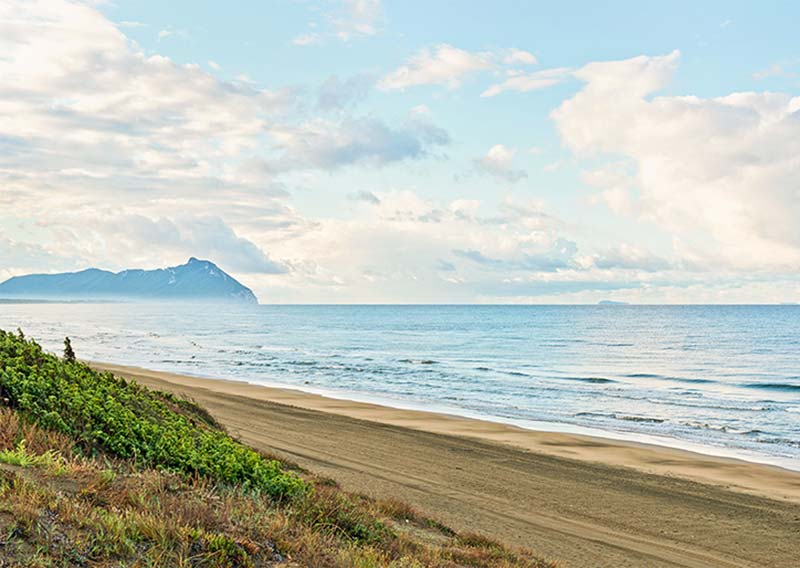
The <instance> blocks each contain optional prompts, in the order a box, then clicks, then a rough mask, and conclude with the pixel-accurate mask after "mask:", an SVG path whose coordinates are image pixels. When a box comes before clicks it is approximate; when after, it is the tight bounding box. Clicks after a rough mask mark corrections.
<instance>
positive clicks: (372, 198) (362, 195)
mask: <svg viewBox="0 0 800 568" xmlns="http://www.w3.org/2000/svg"><path fill="white" fill-rule="evenodd" d="M349 197H350V199H352V200H353V201H362V202H364V203H369V204H370V205H380V204H381V200H380V198H379V197H378V196H377V195H375V194H374V193H372V192H371V191H357V192H356V193H351V194H350V196H349Z"/></svg>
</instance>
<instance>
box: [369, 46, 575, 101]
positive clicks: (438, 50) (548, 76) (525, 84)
mask: <svg viewBox="0 0 800 568" xmlns="http://www.w3.org/2000/svg"><path fill="white" fill-rule="evenodd" d="M536 63H537V60H536V56H534V55H533V54H532V53H530V52H529V51H525V50H522V49H517V48H510V49H499V50H492V51H480V52H469V51H466V50H464V49H460V48H457V47H454V46H452V45H450V44H447V43H441V44H439V45H437V46H435V47H433V48H423V49H422V50H420V51H419V52H418V53H417V54H416V55H414V56H412V57H411V58H410V59H409V60H408V61H407V62H406V63H405V65H401V66H400V67H398V68H397V69H395V70H394V71H392V72H391V73H388V74H387V75H385V76H384V77H383V78H382V79H381V80H380V81H379V83H378V87H380V88H381V89H384V90H396V89H406V88H408V87H413V86H418V85H443V86H446V87H448V88H450V89H454V88H456V87H459V86H460V85H461V84H462V82H463V81H464V79H466V77H467V76H469V75H472V74H475V73H478V72H484V71H489V70H495V71H499V70H501V69H504V68H507V67H509V66H512V67H513V66H518V65H535V64H536ZM568 72H569V69H566V68H564V69H550V70H546V71H539V72H536V73H527V72H525V71H520V70H519V69H506V71H505V73H506V75H508V77H509V78H508V79H507V80H506V81H505V82H503V83H501V84H498V85H494V86H492V87H490V88H489V89H487V90H486V91H485V92H484V93H483V95H482V96H484V97H491V96H494V95H497V94H499V93H501V92H502V91H504V90H508V89H515V90H520V91H529V90H533V89H538V88H543V87H546V86H549V85H553V84H555V83H557V82H559V81H561V80H563V78H564V76H566V75H567V74H568Z"/></svg>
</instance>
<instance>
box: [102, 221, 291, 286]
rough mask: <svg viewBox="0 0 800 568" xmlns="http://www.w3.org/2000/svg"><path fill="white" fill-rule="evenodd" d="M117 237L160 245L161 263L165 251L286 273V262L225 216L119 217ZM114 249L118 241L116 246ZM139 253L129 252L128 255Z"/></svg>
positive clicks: (258, 270) (243, 268) (255, 271)
mask: <svg viewBox="0 0 800 568" xmlns="http://www.w3.org/2000/svg"><path fill="white" fill-rule="evenodd" d="M114 226H115V228H116V231H117V233H116V237H117V239H121V240H123V241H124V240H129V243H130V245H131V247H140V246H141V244H142V243H150V244H151V245H152V246H154V247H157V248H159V249H160V250H159V255H158V256H159V259H152V260H151V261H150V262H148V264H158V262H159V261H160V257H161V256H163V255H164V254H165V253H166V254H170V255H171V256H173V257H175V258H178V259H180V258H184V257H185V258H188V257H189V256H201V257H203V258H214V259H219V261H220V263H222V264H223V265H224V266H226V267H227V268H229V269H230V270H233V271H237V272H241V273H248V274H283V273H285V272H286V271H287V268H286V266H285V265H283V264H281V263H279V262H276V261H275V260H273V259H271V258H270V257H269V255H268V254H267V253H266V252H264V251H263V250H262V249H261V248H260V247H258V246H257V245H255V244H254V243H253V242H252V241H250V240H248V239H245V238H242V237H240V236H238V235H237V234H236V233H235V232H234V231H233V229H231V228H230V227H229V226H228V225H227V224H226V223H225V222H224V221H223V220H222V219H221V218H219V217H215V216H198V217H178V218H177V219H169V218H158V219H155V220H151V219H149V218H147V217H142V216H137V215H131V216H126V217H123V218H119V219H116V220H115V223H114ZM112 246H113V247H114V248H116V247H117V246H118V243H114V244H113V245H112ZM133 255H135V253H134V252H133V251H126V253H125V254H124V255H123V257H124V258H130V257H131V256H133Z"/></svg>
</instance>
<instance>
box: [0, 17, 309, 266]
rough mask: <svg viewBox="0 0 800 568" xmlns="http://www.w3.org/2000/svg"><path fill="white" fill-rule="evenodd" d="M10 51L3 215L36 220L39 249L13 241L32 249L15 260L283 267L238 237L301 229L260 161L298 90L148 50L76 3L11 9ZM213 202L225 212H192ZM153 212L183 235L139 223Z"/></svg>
mask: <svg viewBox="0 0 800 568" xmlns="http://www.w3.org/2000/svg"><path fill="white" fill-rule="evenodd" d="M0 51H2V53H3V57H2V58H0V147H1V148H2V152H0V185H2V187H3V191H2V193H1V194H0V211H2V212H3V213H6V214H7V212H11V214H12V215H13V216H14V218H15V219H16V220H18V221H19V222H25V221H26V220H27V221H30V222H33V221H34V220H35V221H36V224H35V225H33V226H35V227H36V231H35V232H36V235H35V237H34V236H31V237H30V239H28V238H27V237H26V239H25V241H27V244H26V245H25V246H29V247H34V248H27V249H21V248H20V247H21V246H23V244H24V243H23V244H20V243H19V242H18V243H17V244H16V245H15V249H14V250H17V251H20V250H28V251H29V257H30V259H31V262H30V264H29V265H23V264H20V263H18V262H17V263H15V264H11V263H9V264H7V265H6V266H7V267H12V268H13V269H14V270H22V269H25V270H29V269H30V268H34V267H33V266H32V265H38V267H39V268H40V269H44V270H45V271H48V270H52V269H54V268H57V267H59V266H63V265H65V264H66V265H69V266H70V267H73V266H74V265H76V264H78V263H80V264H81V265H83V266H85V265H86V264H101V263H102V264H104V265H109V264H113V263H116V262H119V261H120V259H131V260H132V261H133V260H136V259H141V261H143V262H148V263H151V265H155V266H158V265H165V264H166V262H167V261H169V262H174V261H176V260H180V258H182V257H187V258H188V256H192V255H195V256H197V255H204V256H209V257H212V254H219V255H223V254H225V255H230V257H231V264H232V265H233V266H234V267H237V268H236V269H238V270H241V271H256V272H258V273H262V274H265V273H275V272H280V270H278V268H276V267H279V264H278V263H275V262H273V261H271V260H270V258H269V257H268V256H267V255H266V253H264V252H263V249H262V248H261V247H262V246H263V245H262V244H259V245H256V244H255V242H253V241H252V239H249V238H246V237H244V236H242V235H241V232H242V231H244V232H247V233H250V234H254V235H257V238H258V239H259V242H260V243H269V242H272V240H273V239H278V238H280V237H285V235H286V233H287V232H290V231H293V230H296V228H297V227H299V226H302V223H303V221H302V220H301V219H300V218H299V216H298V215H297V213H296V212H294V211H293V210H292V209H291V208H289V207H287V206H286V205H285V204H284V203H283V200H284V199H285V198H286V195H287V193H286V191H285V190H284V189H283V188H282V187H281V184H280V182H279V181H278V180H277V179H275V175H274V173H273V172H270V171H269V170H268V169H267V168H265V167H263V159H262V161H261V166H259V162H258V160H254V158H253V155H254V154H255V155H258V154H259V153H261V152H264V153H266V148H264V147H263V138H264V137H265V136H266V135H268V132H269V130H270V128H271V127H272V126H273V125H275V124H277V123H278V122H279V121H281V120H288V117H287V116H286V113H287V111H288V110H289V109H291V108H292V107H293V105H294V103H295V95H294V93H293V92H291V91H289V90H278V91H269V90H264V89H260V88H258V87H257V86H256V85H248V84H242V83H238V82H224V81H220V80H218V79H217V78H215V77H214V76H212V75H210V74H208V73H206V72H204V71H202V70H201V69H200V68H199V67H198V66H197V65H178V64H176V63H174V62H173V61H171V60H170V59H168V58H165V57H162V56H159V55H147V54H145V53H143V52H142V51H141V50H140V49H139V48H138V47H137V46H136V44H134V43H132V42H130V41H129V40H128V39H127V38H126V37H125V36H124V34H123V33H122V32H121V31H120V28H119V27H118V26H117V25H115V24H114V23H112V22H110V21H109V20H107V19H106V18H105V17H104V16H103V15H102V14H101V13H99V12H97V11H96V10H93V9H92V8H91V7H89V6H86V5H83V4H79V3H71V2H58V1H49V2H19V3H14V2H10V3H4V4H2V5H0ZM209 210H213V211H214V212H215V216H216V221H210V220H207V219H206V220H205V221H202V222H201V221H199V220H198V221H195V222H193V223H189V222H188V221H185V219H190V218H193V219H201V220H202V219H204V218H205V216H206V215H207V212H208V211H209ZM176 211H182V214H181V215H182V217H181V218H182V219H184V221H180V222H179V221H178V220H176V219H175V218H174V215H175V212H176ZM132 219H139V221H138V222H134V221H131V220H132ZM146 219H151V220H163V219H168V220H171V221H170V222H172V223H173V224H177V225H179V226H178V228H177V229H176V230H177V233H175V235H177V236H176V237H175V238H174V239H173V240H171V241H170V240H169V239H168V238H167V237H169V235H170V234H172V233H170V231H167V227H168V225H166V224H165V222H164V221H158V222H156V221H153V223H155V224H151V225H148V228H147V230H135V228H136V226H144V225H145V223H144V221H143V220H146ZM123 225H124V226H125V227H126V229H125V231H123V230H122V229H121V227H122V226H123ZM255 226H257V227H259V228H258V229H257V230H256V229H254V227H255ZM191 227H195V229H192V228H191ZM158 229H161V231H160V232H159V231H158ZM149 230H153V233H152V234H153V235H160V236H163V237H164V238H165V242H164V243H163V246H160V243H158V242H157V241H153V240H152V239H148V235H149V233H148V231H149ZM203 231H206V232H207V233H208V234H209V235H211V237H210V238H211V239H213V240H206V241H204V240H202V239H201V237H200V234H201V233H202V232H203ZM42 243H46V248H43V249H42V250H40V251H39V252H36V250H39V249H37V248H36V247H43V246H44V245H43V244H42ZM144 243H149V245H148V246H145V245H144ZM215 243H216V244H215ZM123 245H124V246H123ZM193 246H196V247H197V248H202V249H204V251H205V252H204V251H197V250H190V249H191V248H192V247H193ZM215 247H216V248H215ZM6 248H7V249H8V247H6ZM45 253H46V254H45ZM59 259H60V260H59ZM183 260H185V258H183ZM216 260H219V261H220V262H222V263H223V264H224V263H225V260H224V259H219V258H217V259H216ZM14 267H15V268H14ZM124 267H125V266H122V267H121V268H124ZM118 268H119V267H118Z"/></svg>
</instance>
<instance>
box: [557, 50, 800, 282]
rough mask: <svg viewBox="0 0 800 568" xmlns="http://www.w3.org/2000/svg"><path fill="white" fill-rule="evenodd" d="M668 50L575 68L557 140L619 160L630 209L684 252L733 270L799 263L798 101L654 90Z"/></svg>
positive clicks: (667, 71) (665, 74)
mask: <svg viewBox="0 0 800 568" xmlns="http://www.w3.org/2000/svg"><path fill="white" fill-rule="evenodd" d="M678 57H679V54H678V52H677V51H676V52H673V53H671V54H669V55H665V56H660V57H646V56H640V57H635V58H633V59H628V60H624V61H611V62H602V63H591V64H589V65H587V66H585V67H583V68H582V69H580V70H579V71H577V72H576V73H575V75H576V76H577V77H578V78H580V79H581V80H583V81H584V82H585V83H586V85H585V87H584V88H583V89H582V90H581V91H580V92H579V93H578V94H576V95H575V96H574V97H572V98H571V99H569V100H567V101H565V102H564V103H563V104H562V105H561V106H560V107H559V108H558V109H556V111H554V112H553V114H552V116H553V118H554V120H555V122H556V124H557V126H558V128H559V131H560V133H561V136H562V137H563V139H564V142H565V143H566V145H567V146H568V147H569V148H571V149H572V150H573V151H574V152H575V153H576V154H578V155H581V156H606V155H612V156H624V157H626V158H627V159H628V160H630V161H631V163H632V164H633V166H634V173H633V174H632V175H631V176H630V179H629V185H631V186H632V187H635V188H636V193H637V198H638V207H637V208H636V209H635V210H634V209H631V210H630V211H629V212H634V211H635V212H636V213H637V214H639V215H640V216H641V217H642V218H644V219H646V220H649V221H651V222H655V223H656V224H658V225H659V226H661V227H662V228H663V229H664V230H665V231H667V232H668V233H670V234H673V235H675V237H676V245H675V246H676V250H677V249H680V250H681V253H682V254H683V255H686V256H688V255H692V256H693V257H694V258H697V259H702V262H704V263H705V264H707V265H713V264H715V263H716V264H719V263H723V264H724V265H726V266H729V267H732V268H736V269H739V270H754V269H773V270H796V269H797V268H800V225H798V223H797V219H798V218H800V186H798V185H797V183H796V181H797V179H799V178H800V121H798V118H797V117H798V116H800V114H799V112H800V97H791V96H788V95H782V94H777V93H752V92H745V93H732V94H730V95H726V96H721V97H716V98H700V97H696V96H653V94H654V93H656V92H658V91H659V90H660V89H662V88H664V87H665V86H666V85H667V84H668V82H669V80H670V77H671V75H672V73H673V71H674V69H675V67H676V65H677V62H678ZM624 185H625V184H624V183H623V184H618V185H617V187H622V186H624ZM620 209H624V208H623V207H620Z"/></svg>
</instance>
